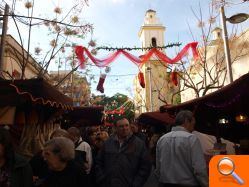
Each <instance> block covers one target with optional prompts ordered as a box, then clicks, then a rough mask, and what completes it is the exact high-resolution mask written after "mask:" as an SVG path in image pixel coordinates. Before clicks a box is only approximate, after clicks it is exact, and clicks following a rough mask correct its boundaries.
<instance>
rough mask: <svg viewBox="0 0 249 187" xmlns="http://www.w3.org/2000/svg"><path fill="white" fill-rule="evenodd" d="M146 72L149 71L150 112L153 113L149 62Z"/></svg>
mask: <svg viewBox="0 0 249 187" xmlns="http://www.w3.org/2000/svg"><path fill="white" fill-rule="evenodd" d="M148 71H149V84H150V88H149V89H150V112H152V111H153V98H152V84H151V80H152V78H151V61H149V67H148Z"/></svg>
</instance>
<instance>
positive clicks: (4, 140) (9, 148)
mask: <svg viewBox="0 0 249 187" xmlns="http://www.w3.org/2000/svg"><path fill="white" fill-rule="evenodd" d="M13 155H14V150H13V145H12V141H11V136H10V134H9V132H8V130H6V129H4V128H0V159H5V160H6V161H10V160H11V159H12V158H13Z"/></svg>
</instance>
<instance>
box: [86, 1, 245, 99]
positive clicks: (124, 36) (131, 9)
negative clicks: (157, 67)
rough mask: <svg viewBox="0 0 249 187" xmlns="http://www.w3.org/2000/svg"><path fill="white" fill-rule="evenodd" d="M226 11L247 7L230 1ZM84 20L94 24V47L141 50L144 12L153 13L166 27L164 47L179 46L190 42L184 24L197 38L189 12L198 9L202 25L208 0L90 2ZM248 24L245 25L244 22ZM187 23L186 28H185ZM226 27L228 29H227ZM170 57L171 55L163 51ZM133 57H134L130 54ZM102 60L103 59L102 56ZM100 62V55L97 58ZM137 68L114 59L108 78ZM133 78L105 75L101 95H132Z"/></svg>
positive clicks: (195, 24) (129, 63) (195, 22)
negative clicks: (175, 44)
mask: <svg viewBox="0 0 249 187" xmlns="http://www.w3.org/2000/svg"><path fill="white" fill-rule="evenodd" d="M233 2H234V3H235V4H231V5H230V6H229V7H227V8H226V14H227V17H229V15H233V14H236V13H238V12H249V11H248V10H249V8H248V7H249V5H248V4H249V3H247V4H246V3H244V4H240V2H242V1H236V0H235V1H233ZM89 5H90V6H89V7H87V8H86V11H85V14H84V17H85V18H86V20H88V21H90V22H92V23H93V24H94V28H95V29H94V37H95V38H96V39H97V44H98V45H109V46H113V47H116V46H118V47H122V46H128V47H133V46H141V44H140V41H139V38H138V31H139V29H140V27H141V25H142V23H143V19H144V16H145V12H146V11H147V10H148V9H153V10H155V11H157V16H158V17H159V19H160V21H161V23H162V24H163V25H164V26H165V27H166V32H165V44H167V43H171V42H182V44H183V45H182V46H184V45H185V44H187V43H188V42H191V41H193V39H192V37H191V35H190V33H189V29H188V24H189V25H190V27H191V29H192V30H193V32H194V33H195V34H196V35H195V36H196V39H198V38H199V37H200V36H201V35H200V34H199V32H198V31H199V29H198V27H197V20H196V19H195V17H194V15H193V13H192V11H191V7H192V9H194V10H195V11H197V12H198V11H199V10H198V7H199V5H200V7H201V8H202V10H203V17H204V21H206V20H208V18H209V14H208V8H209V6H210V1H209V0H201V1H198V0H93V1H90V2H89ZM219 22H220V19H219V17H218V18H217V23H216V25H217V26H219ZM247 22H248V21H247ZM187 23H188V24H187ZM248 25H249V24H248V23H246V24H240V25H239V27H238V29H239V32H240V31H242V30H244V29H245V28H248ZM228 27H229V25H228ZM166 52H167V54H169V56H170V57H174V56H175V53H174V52H172V51H170V50H169V51H168V50H166ZM134 54H136V53H135V52H134ZM103 56H105V55H103ZM97 57H99V58H101V57H102V56H101V51H100V54H99V55H98V56H97ZM137 72H138V70H137V68H136V67H135V66H134V65H133V64H132V63H131V62H130V61H127V60H126V59H124V58H118V59H117V60H116V61H114V62H113V63H112V65H111V72H110V73H109V74H110V75H113V74H114V75H126V74H136V73H137ZM133 79H134V75H133V76H120V77H112V76H109V75H107V78H106V82H105V86H104V87H105V94H107V95H113V94H115V93H116V92H121V93H124V94H128V95H130V96H132V95H133V93H132V92H131V91H130V90H132V89H133V88H132V81H133ZM95 87H96V86H95V84H93V85H92V91H93V92H94V93H98V92H95Z"/></svg>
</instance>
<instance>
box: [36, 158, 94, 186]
mask: <svg viewBox="0 0 249 187" xmlns="http://www.w3.org/2000/svg"><path fill="white" fill-rule="evenodd" d="M38 183H40V184H38ZM38 183H37V184H36V186H39V187H87V186H89V184H88V180H87V178H86V175H85V173H84V172H83V170H82V169H81V168H79V167H78V166H77V164H75V162H74V161H68V163H67V166H66V168H65V169H64V170H62V171H49V173H48V176H47V177H46V178H45V179H43V180H40V181H39V182H38Z"/></svg>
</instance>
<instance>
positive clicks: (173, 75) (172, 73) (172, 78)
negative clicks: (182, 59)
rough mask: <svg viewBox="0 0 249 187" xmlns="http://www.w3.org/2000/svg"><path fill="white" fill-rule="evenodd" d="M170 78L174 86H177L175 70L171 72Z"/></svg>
mask: <svg viewBox="0 0 249 187" xmlns="http://www.w3.org/2000/svg"><path fill="white" fill-rule="evenodd" d="M170 78H171V81H172V82H173V84H174V85H175V86H177V85H178V78H177V72H176V71H172V72H171V74H170Z"/></svg>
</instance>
